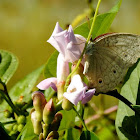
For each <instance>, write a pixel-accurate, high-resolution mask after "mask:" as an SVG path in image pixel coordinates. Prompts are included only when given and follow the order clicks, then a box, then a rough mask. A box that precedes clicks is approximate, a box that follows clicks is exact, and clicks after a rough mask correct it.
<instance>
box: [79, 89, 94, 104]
mask: <svg viewBox="0 0 140 140" xmlns="http://www.w3.org/2000/svg"><path fill="white" fill-rule="evenodd" d="M95 91H96V90H95V89H90V90H88V91H87V92H86V93H85V97H84V98H83V99H82V104H86V103H87V102H89V101H90V100H91V98H92V96H93V95H94V93H95Z"/></svg>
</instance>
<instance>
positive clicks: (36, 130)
mask: <svg viewBox="0 0 140 140" xmlns="http://www.w3.org/2000/svg"><path fill="white" fill-rule="evenodd" d="M31 121H32V124H33V128H34V133H35V134H37V135H39V134H40V133H41V132H42V125H41V121H38V120H37V118H36V111H35V110H31Z"/></svg>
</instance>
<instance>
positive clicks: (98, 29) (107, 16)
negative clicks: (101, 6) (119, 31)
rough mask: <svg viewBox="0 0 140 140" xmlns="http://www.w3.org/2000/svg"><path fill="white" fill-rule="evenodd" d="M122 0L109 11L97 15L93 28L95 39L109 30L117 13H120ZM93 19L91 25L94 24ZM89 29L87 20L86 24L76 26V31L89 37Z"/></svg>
mask: <svg viewBox="0 0 140 140" xmlns="http://www.w3.org/2000/svg"><path fill="white" fill-rule="evenodd" d="M121 2H122V0H119V1H118V3H117V4H116V5H115V6H114V7H113V8H112V9H111V10H110V11H109V12H107V13H104V14H100V15H98V16H97V18H96V21H95V25H94V28H93V32H92V38H93V39H94V38H95V37H97V36H99V35H101V34H104V33H106V32H107V31H108V29H109V28H110V26H111V24H112V22H113V20H114V18H115V16H116V14H117V13H118V11H119V9H120V5H121ZM92 21H93V18H92V19H90V25H91V24H92ZM89 30H90V28H89V24H88V23H87V22H85V23H84V24H82V25H80V26H78V27H77V28H75V29H74V33H75V34H80V35H82V36H84V37H85V38H87V37H88V33H89Z"/></svg>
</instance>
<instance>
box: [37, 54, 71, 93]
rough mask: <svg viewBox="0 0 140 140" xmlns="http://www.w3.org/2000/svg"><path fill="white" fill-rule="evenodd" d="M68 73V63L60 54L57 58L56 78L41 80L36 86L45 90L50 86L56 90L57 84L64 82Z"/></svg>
mask: <svg viewBox="0 0 140 140" xmlns="http://www.w3.org/2000/svg"><path fill="white" fill-rule="evenodd" d="M68 75H69V64H68V62H65V61H64V58H63V56H62V55H61V54H59V55H58V58H57V78H56V77H51V78H47V79H45V80H43V81H41V82H40V83H39V84H38V85H37V87H38V88H39V89H41V90H46V89H48V88H49V87H52V88H53V89H54V90H55V91H57V84H59V83H60V82H64V81H65V80H66V78H67V76H68Z"/></svg>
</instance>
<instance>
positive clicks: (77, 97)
mask: <svg viewBox="0 0 140 140" xmlns="http://www.w3.org/2000/svg"><path fill="white" fill-rule="evenodd" d="M87 89H88V87H87V86H86V85H85V84H84V83H83V82H82V80H81V77H80V75H78V74H77V75H75V76H74V77H73V78H72V81H71V83H70V85H69V87H68V89H67V92H65V93H64V94H63V96H64V97H65V98H66V99H68V100H69V101H70V102H71V103H73V104H74V105H77V103H78V102H79V101H82V104H85V103H87V102H88V101H90V100H91V98H92V96H93V95H94V93H95V89H91V90H88V91H87V92H86V90H87Z"/></svg>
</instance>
